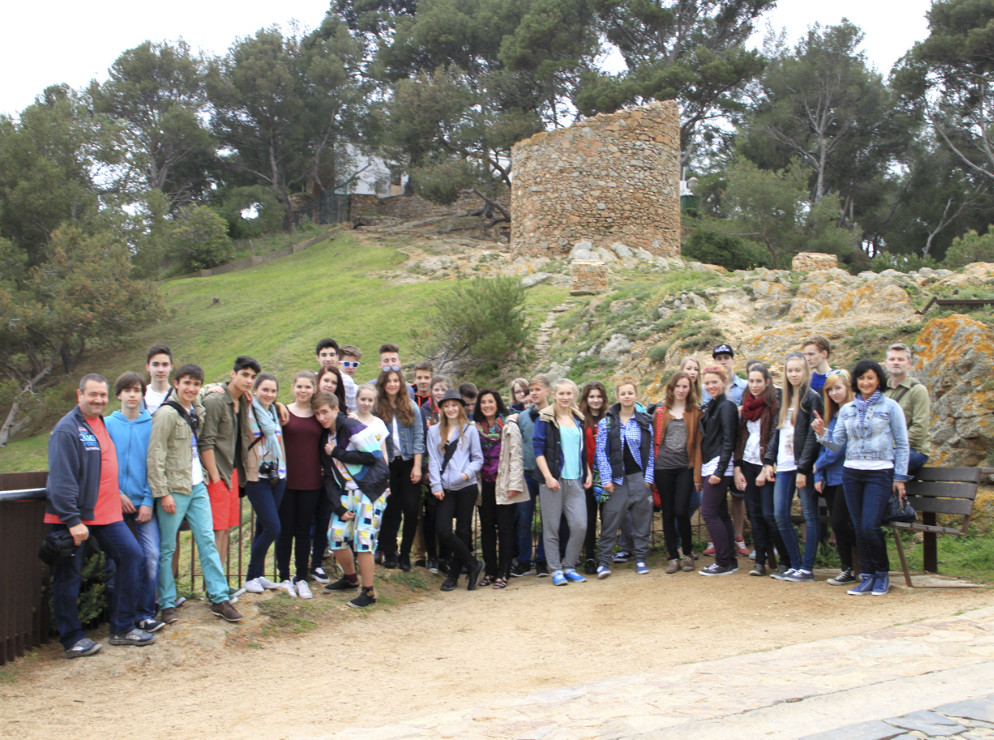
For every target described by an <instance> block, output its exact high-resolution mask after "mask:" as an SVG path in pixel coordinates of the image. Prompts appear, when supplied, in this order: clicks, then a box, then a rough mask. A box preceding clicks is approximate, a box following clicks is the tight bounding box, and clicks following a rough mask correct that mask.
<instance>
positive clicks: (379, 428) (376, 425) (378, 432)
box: [359, 416, 388, 444]
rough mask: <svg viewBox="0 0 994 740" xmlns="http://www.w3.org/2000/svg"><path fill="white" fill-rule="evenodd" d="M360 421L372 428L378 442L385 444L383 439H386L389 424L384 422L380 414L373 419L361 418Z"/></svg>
mask: <svg viewBox="0 0 994 740" xmlns="http://www.w3.org/2000/svg"><path fill="white" fill-rule="evenodd" d="M359 421H360V422H361V423H363V424H365V425H366V426H367V427H369V429H370V430H372V432H373V434H374V435H375V436H376V441H377V442H379V443H380V444H383V440H385V439H386V438H387V435H388V432H387V425H386V424H384V423H383V419H381V418H380V417H378V416H374V417H372V420H371V421H365V420H364V419H360V420H359Z"/></svg>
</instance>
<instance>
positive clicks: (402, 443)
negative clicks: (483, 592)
mask: <svg viewBox="0 0 994 740" xmlns="http://www.w3.org/2000/svg"><path fill="white" fill-rule="evenodd" d="M373 414H374V415H375V416H378V417H379V418H380V419H382V420H383V423H384V424H386V426H387V430H388V431H389V432H390V435H389V436H388V437H387V440H386V443H387V459H388V460H389V461H390V498H388V499H387V507H386V509H385V510H384V512H383V529H382V531H381V532H380V550H381V551H382V552H383V565H384V567H387V568H396V567H398V566H399V567H400V569H401V570H403V571H408V570H410V569H411V547H412V546H413V545H414V535H415V534H416V533H417V531H418V509H419V508H420V506H421V485H420V484H421V457H422V456H423V455H424V454H425V436H424V435H425V433H424V423H423V422H422V420H421V409H420V408H418V406H417V405H416V404H415V403H414V402H413V401H412V400H411V397H410V396H409V395H408V392H407V384H406V383H405V382H404V378H403V376H402V375H401V374H400V373H399V372H398V371H396V370H384V371H383V372H381V373H380V377H379V378H377V379H376V403H375V405H374V406H373ZM401 515H403V517H404V531H403V535H402V536H401V538H400V557H399V558H398V557H397V531H398V530H399V529H400V518H401Z"/></svg>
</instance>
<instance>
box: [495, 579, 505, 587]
mask: <svg viewBox="0 0 994 740" xmlns="http://www.w3.org/2000/svg"><path fill="white" fill-rule="evenodd" d="M494 588H507V579H506V578H494Z"/></svg>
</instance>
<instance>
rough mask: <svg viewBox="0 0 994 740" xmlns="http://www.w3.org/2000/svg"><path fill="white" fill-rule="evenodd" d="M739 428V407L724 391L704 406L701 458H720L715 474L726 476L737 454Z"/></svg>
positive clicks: (708, 459) (705, 459)
mask: <svg viewBox="0 0 994 740" xmlns="http://www.w3.org/2000/svg"><path fill="white" fill-rule="evenodd" d="M738 428H739V409H738V407H737V406H736V405H735V402H734V401H730V400H729V399H728V397H727V396H726V395H725V394H724V393H722V394H721V395H720V396H718V397H717V398H712V399H711V402H710V403H708V405H707V406H705V407H704V411H703V412H702V413H701V460H702V461H703V462H704V463H707V462H708V461H710V460H713V459H714V458H716V457H717V458H718V467H717V469H716V470H715V472H714V474H715V475H717V476H718V477H719V478H723V477H724V476H725V471H726V470H728V464H729V463H730V462H731V461H732V457H733V456H734V455H735V437H736V434H737V432H738Z"/></svg>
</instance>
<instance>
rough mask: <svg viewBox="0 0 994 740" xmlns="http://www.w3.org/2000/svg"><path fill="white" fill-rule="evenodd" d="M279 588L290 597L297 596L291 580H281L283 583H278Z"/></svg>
mask: <svg viewBox="0 0 994 740" xmlns="http://www.w3.org/2000/svg"><path fill="white" fill-rule="evenodd" d="M280 588H282V589H283V590H284V591H286V592H287V593H288V594H290V595H291V596H292V597H294V598H297V589H295V588H294V587H293V582H291V581H283V583H281V584H280Z"/></svg>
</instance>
